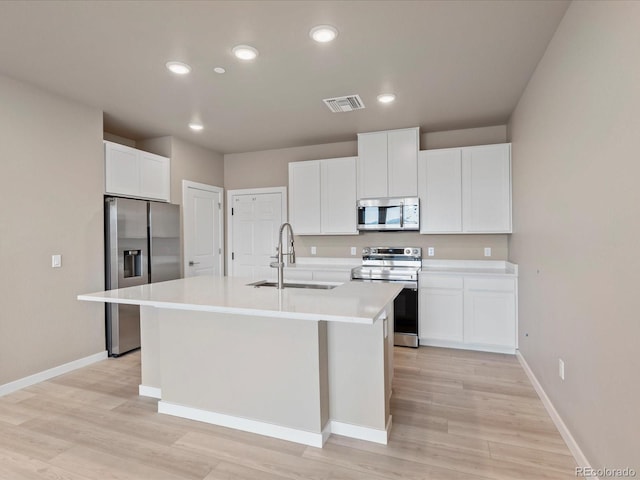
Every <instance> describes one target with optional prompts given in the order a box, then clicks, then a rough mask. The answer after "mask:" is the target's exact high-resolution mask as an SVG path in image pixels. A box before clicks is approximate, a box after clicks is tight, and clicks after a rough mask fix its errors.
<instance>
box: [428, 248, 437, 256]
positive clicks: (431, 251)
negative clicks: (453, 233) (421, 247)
mask: <svg viewBox="0 0 640 480" xmlns="http://www.w3.org/2000/svg"><path fill="white" fill-rule="evenodd" d="M435 254H436V249H435V248H433V247H429V248H427V255H428V256H430V257H433V256H434V255H435Z"/></svg>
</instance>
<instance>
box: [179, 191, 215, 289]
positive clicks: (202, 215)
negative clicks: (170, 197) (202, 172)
mask: <svg viewBox="0 0 640 480" xmlns="http://www.w3.org/2000/svg"><path fill="white" fill-rule="evenodd" d="M223 194H224V189H222V188H220V187H214V186H212V185H205V184H203V183H196V182H191V181H188V180H183V181H182V213H183V232H184V235H183V238H184V245H183V250H184V251H183V253H184V257H183V260H184V276H185V278H186V277H194V276H199V275H215V276H223V275H224V254H223V251H224V233H223V232H224V229H223V225H224V224H223V221H222V212H223V210H222V207H223V201H224V195H223Z"/></svg>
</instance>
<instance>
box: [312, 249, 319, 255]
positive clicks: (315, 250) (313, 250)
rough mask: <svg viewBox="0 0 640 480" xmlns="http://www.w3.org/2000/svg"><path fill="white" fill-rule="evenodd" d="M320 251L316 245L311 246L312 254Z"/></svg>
mask: <svg viewBox="0 0 640 480" xmlns="http://www.w3.org/2000/svg"><path fill="white" fill-rule="evenodd" d="M316 253H318V249H317V248H316V247H311V255H315V254H316Z"/></svg>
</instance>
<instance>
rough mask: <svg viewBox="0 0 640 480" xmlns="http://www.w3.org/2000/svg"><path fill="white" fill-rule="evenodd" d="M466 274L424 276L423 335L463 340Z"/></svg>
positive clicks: (419, 325)
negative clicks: (461, 275)
mask: <svg viewBox="0 0 640 480" xmlns="http://www.w3.org/2000/svg"><path fill="white" fill-rule="evenodd" d="M463 282H464V280H463V278H462V277H453V276H451V277H442V276H427V275H421V276H420V298H419V299H418V302H419V306H420V322H419V324H418V328H419V330H420V331H419V335H418V336H419V337H420V340H421V341H422V339H423V338H425V339H430V340H437V341H443V342H456V343H462V342H463V321H464V318H463V312H464V310H463V294H464V286H463Z"/></svg>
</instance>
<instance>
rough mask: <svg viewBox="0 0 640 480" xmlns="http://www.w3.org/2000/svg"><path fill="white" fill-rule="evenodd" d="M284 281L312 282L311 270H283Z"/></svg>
mask: <svg viewBox="0 0 640 480" xmlns="http://www.w3.org/2000/svg"><path fill="white" fill-rule="evenodd" d="M284 279H285V280H313V272H312V271H311V270H296V269H295V268H285V269H284Z"/></svg>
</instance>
